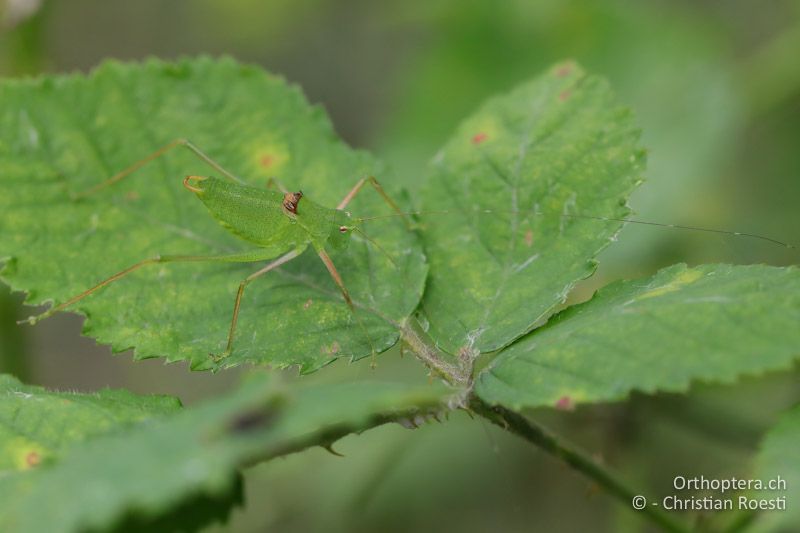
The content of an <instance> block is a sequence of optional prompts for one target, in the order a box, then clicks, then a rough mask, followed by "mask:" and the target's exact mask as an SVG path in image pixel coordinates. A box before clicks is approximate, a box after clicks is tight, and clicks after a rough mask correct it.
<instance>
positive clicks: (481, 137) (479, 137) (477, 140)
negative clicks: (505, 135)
mask: <svg viewBox="0 0 800 533" xmlns="http://www.w3.org/2000/svg"><path fill="white" fill-rule="evenodd" d="M488 138H489V136H488V135H486V134H485V133H484V132H480V133H476V134H475V135H473V137H472V144H481V143H482V142H483V141H485V140H486V139H488Z"/></svg>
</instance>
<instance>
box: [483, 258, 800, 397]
mask: <svg viewBox="0 0 800 533" xmlns="http://www.w3.org/2000/svg"><path fill="white" fill-rule="evenodd" d="M798 323H800V271H798V269H797V268H794V267H787V268H778V267H769V266H764V265H753V266H731V265H701V266H698V267H695V268H688V267H687V266H686V265H673V266H671V267H669V268H665V269H663V270H661V271H659V272H658V273H657V274H655V275H654V276H653V277H651V278H648V279H640V280H634V281H618V282H615V283H612V284H610V285H608V286H607V287H604V288H603V289H600V290H599V291H598V292H597V293H596V294H595V296H594V297H593V298H592V299H591V300H589V301H588V302H585V303H582V304H579V305H575V306H572V307H569V308H567V309H565V310H564V311H562V312H560V313H558V314H557V315H556V316H554V317H553V318H551V320H550V321H549V322H548V323H547V325H545V326H544V327H542V328H540V329H537V330H536V331H534V332H532V333H530V334H529V335H527V336H526V337H524V338H522V339H520V340H519V341H518V342H516V343H514V344H513V345H511V346H509V347H508V348H506V349H505V350H503V351H502V352H500V354H499V355H498V356H497V357H496V358H495V359H494V360H493V361H492V362H491V363H490V364H489V366H488V367H487V368H486V369H484V371H483V372H482V373H481V374H480V375H479V376H478V378H477V383H476V392H477V394H478V395H479V396H480V397H481V398H483V400H484V401H486V402H489V403H491V404H502V405H505V406H506V407H509V408H511V409H515V410H520V409H522V408H525V407H537V406H548V405H549V406H561V407H567V406H570V405H573V404H575V403H578V402H600V401H610V400H619V399H622V398H624V397H625V396H626V395H628V394H629V393H630V391H632V390H633V389H638V390H641V391H644V392H647V393H652V392H655V391H657V390H661V391H685V390H686V389H687V388H688V387H689V384H690V382H691V381H692V380H699V379H702V380H707V381H714V382H732V381H734V380H735V379H737V377H739V376H741V375H742V374H754V373H760V372H765V371H767V370H776V369H785V368H788V367H789V366H790V365H791V364H792V361H793V360H794V359H795V358H796V357H797V356H798V355H800V350H798V346H800V328H798V327H797V324H798Z"/></svg>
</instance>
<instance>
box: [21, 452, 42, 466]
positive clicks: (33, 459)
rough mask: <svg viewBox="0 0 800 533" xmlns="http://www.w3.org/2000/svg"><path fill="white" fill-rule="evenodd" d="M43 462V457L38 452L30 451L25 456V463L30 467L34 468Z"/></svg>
mask: <svg viewBox="0 0 800 533" xmlns="http://www.w3.org/2000/svg"><path fill="white" fill-rule="evenodd" d="M41 462H42V457H41V456H40V455H39V454H38V453H36V452H28V454H27V455H26V456H25V464H26V465H28V467H30V468H33V467H34V466H36V465H38V464H39V463H41Z"/></svg>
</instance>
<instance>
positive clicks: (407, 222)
mask: <svg viewBox="0 0 800 533" xmlns="http://www.w3.org/2000/svg"><path fill="white" fill-rule="evenodd" d="M367 183H369V184H370V185H372V187H373V188H374V189H375V191H376V192H377V193H378V194H379V195H380V197H381V198H383V200H384V201H385V202H386V203H387V204H388V205H389V207H391V208H392V209H393V210H394V212H395V213H397V214H398V215H400V218H402V219H403V223H404V224H405V225H406V227H407V228H408V229H411V222H410V220H409V219H408V215H407V214H406V213H404V212H403V210H402V209H400V207H399V206H398V205H397V204H396V203H395V201H394V200H392V198H391V197H390V196H389V195H388V194H386V191H385V190H384V189H383V187H382V186H381V184H380V183H379V182H378V180H377V179H375V176H369V177H368V178H361V179H360V180H358V183H356V184H355V186H354V187H353V188H352V189H350V192H348V193H347V194H346V195H345V197H344V198H342V201H341V202H339V205H338V206H336V209H344V208H345V207H347V204H349V203H350V202H351V201H352V200H353V198H355V196H356V195H357V194H358V193H359V192H360V191H361V189H362V187H364V185H365V184H367Z"/></svg>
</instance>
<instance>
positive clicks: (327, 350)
mask: <svg viewBox="0 0 800 533" xmlns="http://www.w3.org/2000/svg"><path fill="white" fill-rule="evenodd" d="M339 350H341V347H340V346H339V343H338V342H336V341H333V343H332V344H331V345H330V346H323V347H322V353H323V354H326V355H329V356H331V357H333V356H335V355H336V354H337V353H339Z"/></svg>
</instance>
